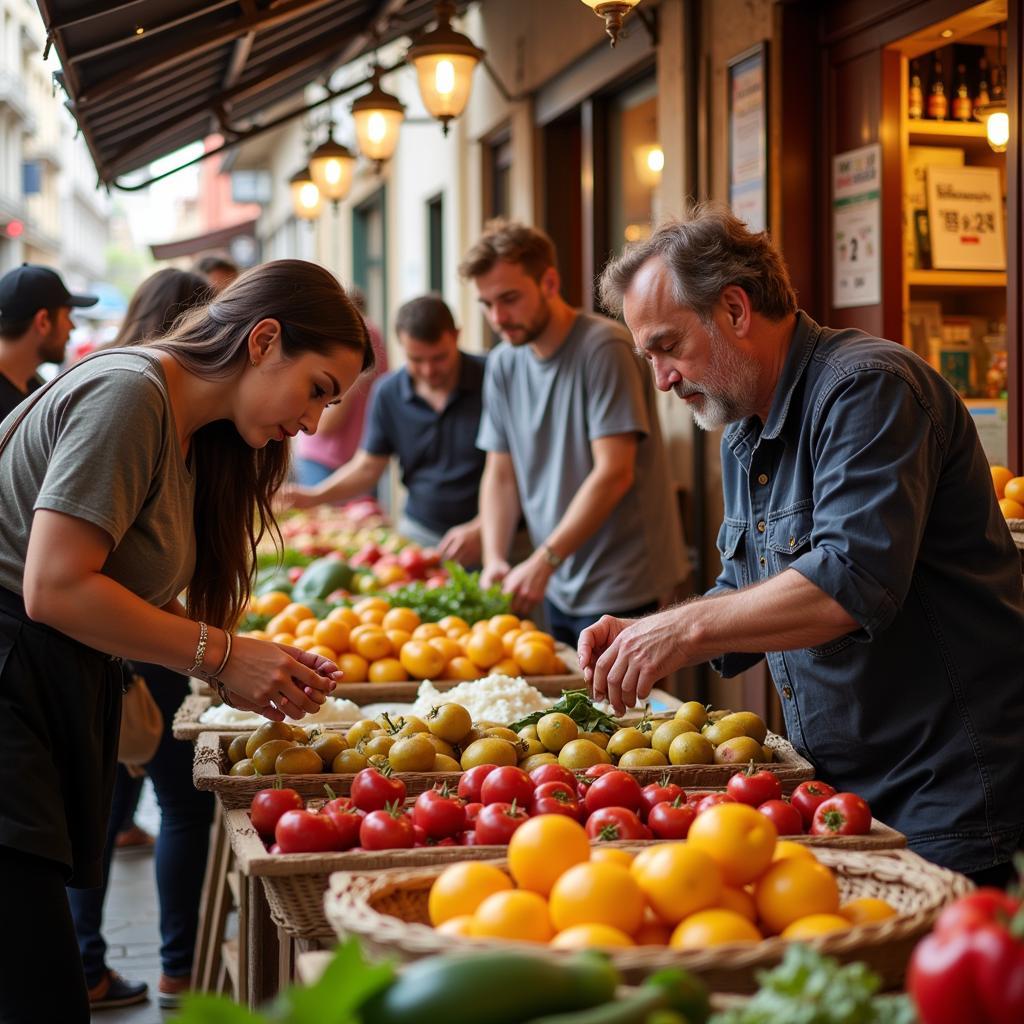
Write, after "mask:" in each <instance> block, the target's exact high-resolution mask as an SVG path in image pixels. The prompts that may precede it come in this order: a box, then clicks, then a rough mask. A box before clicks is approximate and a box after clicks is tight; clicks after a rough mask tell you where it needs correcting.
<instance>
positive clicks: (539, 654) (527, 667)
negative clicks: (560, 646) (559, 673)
mask: <svg viewBox="0 0 1024 1024" xmlns="http://www.w3.org/2000/svg"><path fill="white" fill-rule="evenodd" d="M512 657H513V658H514V659H515V662H516V664H517V665H518V666H519V668H520V669H521V670H522V672H523V675H527V676H549V675H551V674H552V669H553V668H554V661H555V656H554V654H553V653H552V651H551V648H549V647H546V646H545V645H544V644H537V643H523V642H522V641H520V642H519V643H517V644H516V647H515V653H514V654H513V655H512Z"/></svg>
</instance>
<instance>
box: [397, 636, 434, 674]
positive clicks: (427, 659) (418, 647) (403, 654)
mask: <svg viewBox="0 0 1024 1024" xmlns="http://www.w3.org/2000/svg"><path fill="white" fill-rule="evenodd" d="M398 657H399V659H400V660H401V662H402V666H403V667H404V668H405V670H406V672H408V673H409V675H411V676H412V677H413V678H414V679H438V678H440V676H441V672H442V671H443V670H444V661H445V659H444V655H443V654H442V653H441V652H440V651H439V650H438V649H437V648H436V647H431V646H430V644H429V643H428V642H427V641H426V640H410V641H409V642H408V643H407V644H405V645H404V646H403V647H402V649H401V651H399V654H398Z"/></svg>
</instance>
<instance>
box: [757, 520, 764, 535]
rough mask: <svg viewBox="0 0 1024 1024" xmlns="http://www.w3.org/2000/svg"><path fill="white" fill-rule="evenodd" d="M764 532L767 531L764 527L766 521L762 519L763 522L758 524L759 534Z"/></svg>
mask: <svg viewBox="0 0 1024 1024" xmlns="http://www.w3.org/2000/svg"><path fill="white" fill-rule="evenodd" d="M764 530H765V526H764V520H763V519H762V520H761V521H760V522H759V523H758V524H757V532H758V533H764Z"/></svg>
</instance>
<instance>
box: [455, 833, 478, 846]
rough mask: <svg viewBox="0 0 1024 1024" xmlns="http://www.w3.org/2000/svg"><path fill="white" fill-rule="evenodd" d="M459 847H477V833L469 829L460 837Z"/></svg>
mask: <svg viewBox="0 0 1024 1024" xmlns="http://www.w3.org/2000/svg"><path fill="white" fill-rule="evenodd" d="M459 846H476V833H475V832H474V831H473V830H472V829H469V830H468V831H466V832H463V833H462V835H461V836H459Z"/></svg>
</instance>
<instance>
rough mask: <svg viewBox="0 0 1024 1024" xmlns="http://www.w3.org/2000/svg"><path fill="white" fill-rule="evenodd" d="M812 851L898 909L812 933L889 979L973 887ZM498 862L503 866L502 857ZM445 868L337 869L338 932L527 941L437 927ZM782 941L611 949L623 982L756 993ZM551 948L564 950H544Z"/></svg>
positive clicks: (452, 942)
mask: <svg viewBox="0 0 1024 1024" xmlns="http://www.w3.org/2000/svg"><path fill="white" fill-rule="evenodd" d="M816 855H817V857H818V859H819V860H821V861H822V863H824V864H827V865H828V866H829V867H830V868H832V870H833V871H834V872H835V874H836V877H837V880H838V882H839V891H840V894H841V895H842V898H843V899H844V900H848V899H852V898H855V897H858V896H878V897H881V898H883V899H885V900H888V902H889V903H891V904H892V905H893V906H894V907H895V908H896V909H897V911H898V912H899V913H898V915H897V916H896V917H892V918H888V919H887V920H884V921H878V922H875V923H872V924H866V925H858V926H855V927H853V928H851V929H850V930H849V931H846V932H839V933H834V934H832V935H824V936H821V937H820V938H817V939H810V940H807V943H808V945H810V946H813V947H814V948H815V949H818V950H819V951H820V952H822V953H825V954H828V955H829V956H834V957H837V958H838V959H840V960H842V961H850V960H861V961H863V962H865V963H867V964H868V965H869V966H870V967H871V969H872V970H874V971H876V972H877V973H878V974H880V975H881V976H882V978H883V979H884V982H885V985H886V987H893V986H897V985H899V984H901V982H902V980H903V975H904V973H905V971H906V965H907V961H908V959H909V957H910V953H911V950H912V949H913V947H914V945H915V943H916V942H917V940H918V939H919V938H920V937H921V936H922V935H923V934H924V933H925V932H927V931H928V930H929V929H930V927H931V926H932V923H933V922H934V920H935V917H936V914H937V913H938V911H939V910H940V909H941V908H942V907H944V906H945V905H946V904H947V903H949V902H950V901H952V900H953V899H955V898H957V897H958V896H962V895H963V894H965V893H967V892H969V891H970V890H971V889H972V888H973V886H972V884H971V882H970V881H969V880H968V879H966V878H964V877H963V876H962V875H958V874H956V873H955V872H952V871H948V870H946V869H945V868H940V867H937V866H936V865H934V864H930V863H928V861H925V860H923V859H922V858H921V857H918V856H917V855H916V854H913V853H910V852H909V851H906V850H894V851H890V852H887V853H856V852H854V853H850V852H847V851H844V850H830V849H821V850H818V851H816ZM493 863H496V864H498V866H500V867H504V866H505V865H504V862H503V861H495V862H493ZM440 871H441V869H440V868H437V867H434V868H420V869H408V870H405V869H393V870H390V871H382V872H378V873H376V874H374V875H360V874H354V873H351V872H338V873H337V874H334V875H332V876H331V879H330V891H329V892H328V894H327V896H326V897H325V908H326V913H327V918H328V920H329V921H330V922H331V924H332V926H333V927H334V931H335V933H336V934H337V935H338V936H339V937H340V938H345V937H347V936H349V935H356V936H358V937H359V939H360V941H361V942H362V943H363V945H364V947H365V948H366V949H367V951H368V952H370V953H372V954H375V955H379V956H388V957H398V958H399V959H404V960H416V959H419V958H420V957H425V956H433V955H435V954H438V953H446V952H451V951H452V950H453V948H465V949H471V948H485V947H495V946H498V947H501V946H504V947H506V948H509V947H516V948H524V947H522V946H521V945H520V944H519V943H514V942H492V941H486V940H475V939H458V938H453V937H451V936H447V935H441V934H438V933H437V932H436V931H434V929H433V928H431V927H430V925H429V923H428V917H427V898H428V895H429V892H430V886H431V884H432V883H433V881H434V879H435V878H436V877H437V876H438V875H439V874H440ZM786 946H787V943H786V941H785V940H783V939H780V938H769V939H765V940H764V941H762V942H758V943H754V944H733V945H728V946H718V947H715V948H712V949H706V950H693V951H686V950H673V949H669V948H667V947H660V946H657V947H656V946H642V947H634V948H629V949H614V950H609V955H610V956H611V958H612V960H613V962H614V963H615V965H616V967H618V968H619V970H620V971H621V972H622V973H623V976H624V977H625V979H626V980H627V981H632V982H638V981H640V980H641V979H642V978H644V977H646V975H648V974H649V973H650V972H652V971H655V970H659V969H660V968H663V967H668V966H673V967H683V968H685V969H687V970H689V971H693V972H694V973H695V974H699V975H700V976H701V977H702V978H703V979H704V981H705V982H706V984H707V985H708V987H709V988H711V989H712V990H714V991H717V992H751V991H754V989H755V988H756V985H757V983H756V979H755V972H756V971H758V970H761V969H762V968H765V967H772V966H774V965H775V964H777V963H778V962H779V961H780V960H781V958H782V955H783V953H784V951H785V949H786ZM526 948H529V947H526ZM533 948H536V947H533ZM546 955H549V956H561V955H563V953H562V951H559V950H554V949H548V950H547V951H546Z"/></svg>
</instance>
